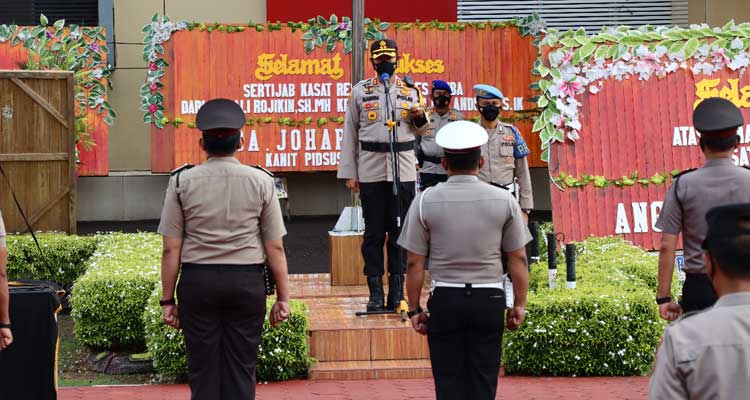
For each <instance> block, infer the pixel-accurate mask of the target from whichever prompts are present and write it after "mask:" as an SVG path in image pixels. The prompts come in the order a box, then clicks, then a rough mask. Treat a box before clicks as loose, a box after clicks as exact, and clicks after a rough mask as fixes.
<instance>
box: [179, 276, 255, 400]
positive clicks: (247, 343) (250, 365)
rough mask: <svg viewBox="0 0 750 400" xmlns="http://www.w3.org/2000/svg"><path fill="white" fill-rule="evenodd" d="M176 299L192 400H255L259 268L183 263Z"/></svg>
mask: <svg viewBox="0 0 750 400" xmlns="http://www.w3.org/2000/svg"><path fill="white" fill-rule="evenodd" d="M177 298H178V301H179V317H180V326H181V328H182V332H183V334H184V335H185V344H186V346H187V362H188V380H189V382H190V391H191V393H192V397H191V398H192V400H240V399H242V400H248V399H255V366H256V362H257V358H258V345H259V344H260V337H261V333H262V330H263V321H264V319H265V315H266V296H265V286H264V284H263V269H262V266H260V265H252V266H238V265H197V264H184V265H183V266H182V274H181V276H180V282H179V284H178V285H177Z"/></svg>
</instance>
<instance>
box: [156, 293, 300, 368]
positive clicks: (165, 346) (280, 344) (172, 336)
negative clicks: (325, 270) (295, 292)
mask: <svg viewBox="0 0 750 400" xmlns="http://www.w3.org/2000/svg"><path fill="white" fill-rule="evenodd" d="M160 297H161V288H155V289H154V291H153V293H152V294H151V298H150V299H149V301H148V306H147V307H146V310H145V312H144V313H143V320H144V325H145V326H146V344H147V346H148V350H149V352H150V353H151V356H152V357H153V360H154V367H155V368H156V371H157V372H158V373H160V374H161V375H162V376H164V377H168V378H174V377H181V376H184V375H185V374H187V360H186V358H185V344H184V338H183V336H182V331H179V332H178V331H176V330H174V329H172V328H170V327H168V326H167V325H166V324H164V323H163V322H162V313H161V307H160V306H159V298H160ZM272 305H273V299H269V300H268V301H267V308H268V310H269V311H270V309H271V306H272ZM290 307H291V311H292V315H291V317H290V318H289V320H288V321H286V322H284V323H282V324H281V325H279V327H278V328H272V327H271V326H270V324H269V323H268V316H266V321H265V322H264V323H263V336H262V339H261V344H260V351H259V353H258V367H257V372H256V376H257V378H258V380H260V381H281V380H287V379H291V378H295V377H298V376H300V375H303V374H305V373H306V372H307V368H308V367H309V366H310V364H311V363H312V359H311V358H310V356H309V348H308V342H307V334H308V330H307V328H308V325H307V309H306V307H305V304H304V303H302V302H299V301H291V302H290Z"/></svg>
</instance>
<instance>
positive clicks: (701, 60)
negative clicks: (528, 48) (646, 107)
mask: <svg viewBox="0 0 750 400" xmlns="http://www.w3.org/2000/svg"><path fill="white" fill-rule="evenodd" d="M540 45H541V46H542V49H543V54H545V52H544V50H545V49H546V50H548V52H546V56H542V57H540V59H539V60H538V61H537V63H536V65H535V71H534V72H535V74H537V75H539V76H540V77H541V79H540V80H539V81H538V83H536V84H535V85H534V87H535V88H538V89H539V90H541V92H542V94H541V96H540V97H539V100H538V105H539V107H540V108H543V111H542V113H541V115H539V117H538V118H537V119H536V121H535V123H534V127H533V131H534V132H538V133H539V135H540V138H541V142H542V150H543V153H542V160H544V161H548V160H549V146H550V145H551V144H552V143H555V142H560V143H562V142H563V141H565V139H566V138H567V139H568V140H570V141H573V142H575V141H576V140H578V139H579V138H580V131H581V115H580V113H579V109H580V107H581V102H580V101H579V99H578V96H580V95H582V94H584V93H585V92H586V91H588V92H589V93H590V94H592V95H596V94H597V93H599V91H600V90H601V87H602V86H603V82H604V80H606V79H617V80H619V81H621V80H623V79H631V78H636V77H637V79H639V80H642V81H646V80H649V79H651V78H652V77H654V76H656V77H657V78H658V79H662V78H664V77H665V76H667V75H668V74H671V73H674V72H676V71H678V70H680V69H682V70H687V71H690V72H692V74H693V75H696V76H697V75H711V74H713V73H714V72H717V71H720V70H722V69H724V68H729V69H730V70H732V71H741V72H744V70H745V69H746V68H747V67H748V65H750V52H749V51H748V48H750V23H743V24H739V25H738V24H735V23H734V22H733V21H731V22H729V23H727V24H726V25H724V26H723V27H721V28H711V27H709V26H707V25H705V24H703V25H691V26H690V28H688V29H684V28H679V27H672V28H670V27H663V26H659V27H652V26H644V27H641V28H639V29H632V28H630V27H618V28H612V27H606V28H603V29H602V31H601V32H600V33H598V34H596V35H592V36H587V35H586V33H585V31H584V30H583V28H581V29H579V30H576V31H566V32H564V33H560V32H558V31H557V30H555V29H549V30H548V31H547V32H546V36H545V37H544V38H543V39H542V40H541V42H540ZM568 186H570V185H568Z"/></svg>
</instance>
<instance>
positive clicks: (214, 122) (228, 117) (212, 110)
mask: <svg viewBox="0 0 750 400" xmlns="http://www.w3.org/2000/svg"><path fill="white" fill-rule="evenodd" d="M244 125H245V113H244V112H243V111H242V107H240V106H239V104H237V103H235V102H234V101H232V100H229V99H213V100H209V101H207V102H206V103H205V104H203V105H202V106H201V108H200V109H199V110H198V115H196V116H195V126H197V127H198V129H200V130H201V131H204V132H205V131H210V130H213V129H240V128H242V127H243V126H244Z"/></svg>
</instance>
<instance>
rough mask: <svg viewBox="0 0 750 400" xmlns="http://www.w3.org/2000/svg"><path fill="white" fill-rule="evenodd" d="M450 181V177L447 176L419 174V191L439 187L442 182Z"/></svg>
mask: <svg viewBox="0 0 750 400" xmlns="http://www.w3.org/2000/svg"><path fill="white" fill-rule="evenodd" d="M447 180H448V175H445V174H430V173H427V172H420V173H419V190H425V189H427V188H428V187H432V186H435V185H437V184H438V183H440V182H445V181H447Z"/></svg>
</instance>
